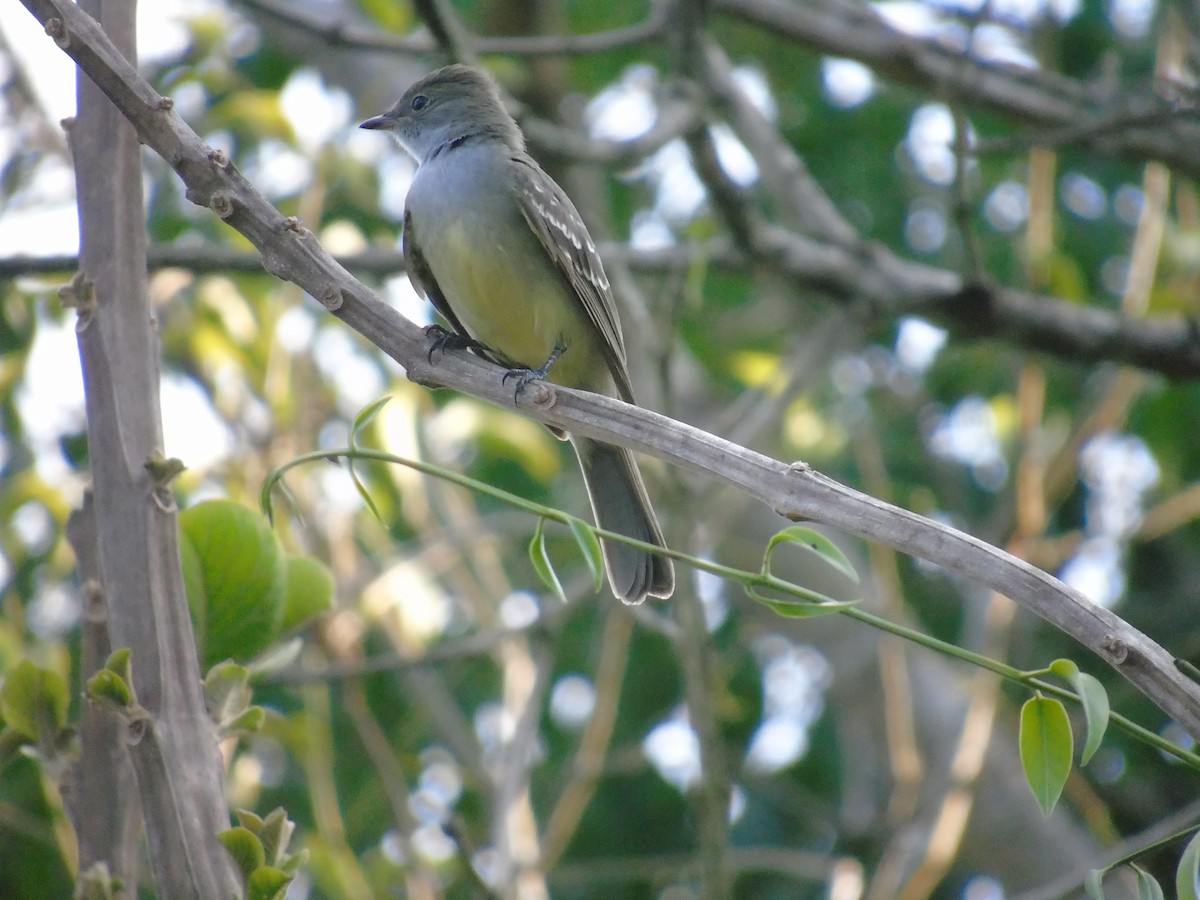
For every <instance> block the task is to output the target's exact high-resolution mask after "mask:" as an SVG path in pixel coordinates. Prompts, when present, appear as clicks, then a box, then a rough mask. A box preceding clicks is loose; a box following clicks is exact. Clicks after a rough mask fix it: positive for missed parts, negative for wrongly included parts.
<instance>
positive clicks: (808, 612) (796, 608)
mask: <svg viewBox="0 0 1200 900" xmlns="http://www.w3.org/2000/svg"><path fill="white" fill-rule="evenodd" d="M746 593H747V594H749V595H750V596H751V597H752V598H753V599H755V600H757V601H758V602H759V603H761V604H762V605H763V606H765V607H767V608H768V609H770V610H772V611H773V612H775V613H777V614H778V615H781V616H783V617H784V618H785V619H815V618H816V617H817V616H828V615H831V614H832V613H836V612H840V611H841V610H843V609H846V608H848V607H851V606H857V604H855V603H848V602H839V601H837V600H831V599H829V598H828V597H823V598H822V599H821V600H815V599H814V601H813V602H812V603H799V602H798V603H789V602H788V601H786V600H773V599H771V598H770V597H764V596H762V595H761V594H759V593H758V592H757V591H755V590H754V588H752V587H750V586H749V585H747V586H746ZM817 597H822V595H820V594H817Z"/></svg>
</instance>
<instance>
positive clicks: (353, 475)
mask: <svg viewBox="0 0 1200 900" xmlns="http://www.w3.org/2000/svg"><path fill="white" fill-rule="evenodd" d="M391 399H392V398H391V397H390V396H387V397H380V398H379V399H378V400H376V401H375V402H373V403H369V404H367V405H366V406H365V407H363V409H362V410H361V411H360V412H359V414H358V415H357V416H355V417H354V424H352V425H351V426H350V449H351V450H357V449H358V434H359V432H360V431H362V430H363V429H364V428H366V427H367V426H368V425H370V424H371V422H373V421H374V420H375V417H376V416H377V415H379V411H380V410H381V409H383V408H384V407H385V406H387V404H388V402H389V401H391ZM346 470H347V471H348V472H349V473H350V480H351V481H352V482H353V483H354V489H355V490H356V491H358V496H360V497H362V500H363V503H365V504H366V505H367V509H369V510H370V511H371V515H373V516H374V517H375V519H376V521H378V522H381V523H383V524H384V525H386V524H387V523H386V522H384V520H383V514H382V513H380V512H379V507H378V506H376V505H375V498H374V497H372V496H371V492H370V491H369V490H367V486H366V485H365V484H364V483H363V481H362V479H361V478H360V477H359V474H358V469H356V468H355V467H354V454H353V453H350V454H349V455H348V456H347V457H346Z"/></svg>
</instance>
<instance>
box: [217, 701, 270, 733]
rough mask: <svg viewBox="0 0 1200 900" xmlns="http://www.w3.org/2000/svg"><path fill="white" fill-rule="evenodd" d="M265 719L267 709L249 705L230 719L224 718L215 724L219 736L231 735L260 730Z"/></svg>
mask: <svg viewBox="0 0 1200 900" xmlns="http://www.w3.org/2000/svg"><path fill="white" fill-rule="evenodd" d="M266 721H267V711H266V710H265V709H263V708H262V707H261V706H251V707H250V708H249V709H244V710H242V711H241V712H240V713H238V714H237V715H236V716H234V717H233V718H232V719H225V720H223V721H221V722H218V723H217V724H218V725H219V726H220V727H219V728H218V732H219V735H220V737H223V738H226V737H231V736H233V735H235V734H254V733H255V732H258V731H261V730H262V727H263V724H264V723H265V722H266Z"/></svg>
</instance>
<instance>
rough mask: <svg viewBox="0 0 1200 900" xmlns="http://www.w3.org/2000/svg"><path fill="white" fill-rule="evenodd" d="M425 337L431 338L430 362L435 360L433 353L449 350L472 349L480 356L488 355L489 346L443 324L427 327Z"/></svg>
mask: <svg viewBox="0 0 1200 900" xmlns="http://www.w3.org/2000/svg"><path fill="white" fill-rule="evenodd" d="M425 337H427V338H429V354H428V359H429V362H433V354H435V353H445V352H446V351H447V350H471V351H473V352H475V353H478V354H479V355H480V356H484V357H486V356H487V347H485V346H484V345H483V344H481V343H479V341H477V340H475V339H474V338H471V337H467V335H465V334H459V333H458V332H457V331H451V330H450V329H448V328H443V327H442V326H441V325H429V326H428V327H426V329H425Z"/></svg>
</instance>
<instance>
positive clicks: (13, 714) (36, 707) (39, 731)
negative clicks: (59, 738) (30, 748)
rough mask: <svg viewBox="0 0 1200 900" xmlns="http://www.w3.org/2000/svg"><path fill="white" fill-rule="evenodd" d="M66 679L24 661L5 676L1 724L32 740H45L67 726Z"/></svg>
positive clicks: (0, 702) (0, 692) (1, 690)
mask: <svg viewBox="0 0 1200 900" xmlns="http://www.w3.org/2000/svg"><path fill="white" fill-rule="evenodd" d="M70 701H71V698H70V695H69V694H68V693H67V680H66V679H65V678H63V677H62V676H61V675H59V674H58V673H57V672H54V671H51V670H50V669H43V668H42V667H41V666H38V665H35V664H34V663H33V662H32V661H31V660H28V659H23V660H21V661H20V662H19V663H17V665H16V666H15V667H14V668H13V669H12V671H10V672H9V673H8V674H7V675H6V676H5V677H4V686H3V687H2V688H0V711H2V712H3V715H4V721H6V722H7V723H8V724H9V725H11V726H12V727H13V728H14V729H16V730H17V731H19V732H20V733H21V734H23V735H25V737H27V738H29V739H30V740H31V741H36V740H41V739H42V737H45V738H46V739H47V740H48V741H49V740H51V739H52V738H53V737H54V735H56V734H58V732H59V731H60V730H61V729H62V728H63V726H65V725H66V724H67V707H68V706H69V705H70Z"/></svg>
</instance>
